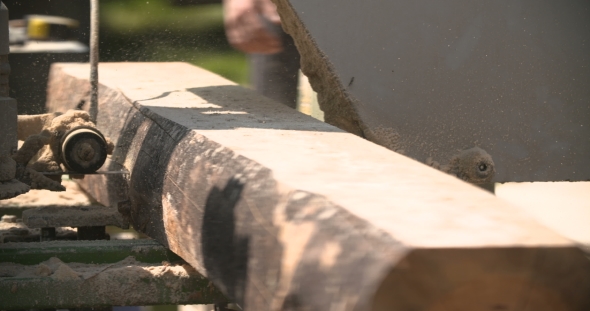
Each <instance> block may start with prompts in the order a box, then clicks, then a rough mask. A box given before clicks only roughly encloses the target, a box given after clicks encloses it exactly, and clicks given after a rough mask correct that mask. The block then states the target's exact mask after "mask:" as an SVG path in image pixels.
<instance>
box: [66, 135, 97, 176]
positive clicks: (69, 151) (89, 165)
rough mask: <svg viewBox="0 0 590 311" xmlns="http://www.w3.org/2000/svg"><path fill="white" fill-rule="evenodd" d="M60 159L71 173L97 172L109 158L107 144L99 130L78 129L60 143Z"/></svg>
mask: <svg viewBox="0 0 590 311" xmlns="http://www.w3.org/2000/svg"><path fill="white" fill-rule="evenodd" d="M60 147H61V148H60V153H61V154H60V157H61V160H62V162H63V164H64V165H65V166H66V168H67V169H68V170H69V171H73V172H76V173H81V174H89V173H94V172H96V171H97V170H98V169H99V168H100V167H102V165H103V164H104V162H105V161H106V158H107V142H106V140H105V138H104V136H103V135H102V133H100V132H99V131H98V130H97V129H95V128H92V127H86V126H81V127H76V128H73V129H71V130H70V131H68V132H67V133H66V134H65V135H64V136H63V138H62V139H61V143H60Z"/></svg>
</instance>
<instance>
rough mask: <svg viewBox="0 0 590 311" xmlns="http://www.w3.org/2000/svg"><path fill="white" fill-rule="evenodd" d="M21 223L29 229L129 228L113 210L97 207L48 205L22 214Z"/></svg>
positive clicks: (115, 210)
mask: <svg viewBox="0 0 590 311" xmlns="http://www.w3.org/2000/svg"><path fill="white" fill-rule="evenodd" d="M23 222H24V223H25V224H26V225H27V226H28V227H29V228H44V227H93V226H103V227H104V226H117V227H119V228H123V229H127V228H129V223H128V222H127V221H126V220H125V219H124V218H123V216H122V215H121V214H120V213H119V212H118V211H117V209H115V208H109V207H104V206H98V205H90V206H59V205H50V206H43V207H38V208H34V209H29V210H26V211H24V212H23Z"/></svg>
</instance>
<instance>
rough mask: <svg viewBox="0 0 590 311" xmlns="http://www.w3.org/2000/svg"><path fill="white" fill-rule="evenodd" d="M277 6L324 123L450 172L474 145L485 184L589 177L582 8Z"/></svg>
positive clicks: (293, 1)
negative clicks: (482, 158)
mask: <svg viewBox="0 0 590 311" xmlns="http://www.w3.org/2000/svg"><path fill="white" fill-rule="evenodd" d="M273 1H274V2H275V3H276V4H277V7H278V10H279V14H280V16H281V20H282V24H283V28H284V29H285V30H286V31H287V32H288V33H289V34H291V35H292V36H293V38H294V40H295V43H296V45H297V48H298V50H299V52H300V54H301V65H302V67H301V68H302V71H303V73H305V74H306V75H307V76H308V77H309V80H310V82H311V85H312V86H313V88H314V89H315V90H316V91H317V92H318V99H319V103H320V106H321V108H322V110H324V113H325V119H326V121H327V122H328V123H331V124H333V125H336V126H338V127H340V128H342V129H345V130H347V131H349V132H351V133H355V134H357V135H360V136H363V137H366V138H367V139H369V140H371V141H373V142H376V143H378V144H380V145H383V146H385V147H387V148H389V149H391V150H394V151H396V152H399V153H402V154H405V155H407V156H409V157H412V158H414V159H416V160H418V161H421V162H423V163H427V164H430V165H432V166H433V167H436V168H439V169H441V170H443V171H447V172H449V173H451V174H454V175H457V174H456V171H455V170H454V169H453V168H452V163H453V162H454V161H456V159H457V158H458V157H461V153H462V152H464V151H466V150H472V148H476V147H477V148H480V149H481V150H482V151H484V152H485V154H487V155H489V156H490V157H491V159H492V160H493V163H494V166H495V177H494V178H493V180H492V181H493V182H508V181H561V180H569V181H587V180H590V105H588V102H590V88H589V87H588V83H589V82H590V57H588V55H590V43H589V41H588V40H589V39H588V38H590V2H588V1H567V2H563V1H556V0H542V1H536V0H524V1H516V2H515V1H508V0H501V1H484V0H475V1H474V0H453V1H436V0H423V1H411V0H401V1H374V0H373V1H358V0H357V1H353V0H344V1H343V0H325V1H314V0H273ZM482 168H483V167H482ZM459 175H460V174H459ZM459 177H463V179H464V180H467V181H470V182H475V183H477V182H478V180H477V179H471V178H469V176H459Z"/></svg>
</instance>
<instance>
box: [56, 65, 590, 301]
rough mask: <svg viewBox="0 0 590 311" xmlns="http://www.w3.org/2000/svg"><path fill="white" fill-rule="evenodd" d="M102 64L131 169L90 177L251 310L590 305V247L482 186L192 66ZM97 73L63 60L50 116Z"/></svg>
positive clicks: (108, 200) (104, 109) (111, 115)
mask: <svg viewBox="0 0 590 311" xmlns="http://www.w3.org/2000/svg"><path fill="white" fill-rule="evenodd" d="M100 66H101V67H100V77H101V86H100V100H99V101H100V106H99V116H98V128H99V129H100V130H101V131H102V132H103V133H104V134H105V135H106V136H108V137H110V139H112V140H113V141H114V143H115V146H116V147H115V150H114V153H113V156H112V160H113V162H116V163H120V164H122V165H124V166H125V167H126V168H127V169H128V170H129V171H130V172H131V174H130V175H129V176H128V177H127V178H122V177H121V176H119V177H118V178H120V179H119V180H113V179H107V177H105V176H101V177H92V176H87V177H86V179H85V180H84V182H83V186H84V187H85V189H86V190H87V191H89V192H90V193H91V194H93V195H95V196H96V197H97V198H98V199H99V201H101V202H102V203H105V204H110V205H115V204H117V203H118V201H121V200H125V199H126V196H125V192H128V197H129V199H130V202H129V208H122V210H123V211H125V210H128V213H129V217H130V218H131V222H132V223H133V225H134V227H135V228H136V229H138V230H141V231H143V232H145V233H146V234H148V235H149V236H151V237H152V238H155V239H157V240H158V241H159V242H161V243H163V244H165V245H166V246H168V247H169V248H170V249H171V250H173V251H174V252H175V253H177V254H178V255H180V256H181V257H182V258H184V259H185V260H186V261H187V262H189V263H190V264H191V265H192V266H194V267H195V268H196V269H197V270H198V271H199V272H201V273H202V274H204V275H205V276H207V277H208V278H209V279H210V280H211V281H213V282H214V283H215V284H216V285H217V286H218V287H219V288H220V289H221V290H222V291H223V292H224V293H225V294H226V295H228V296H229V297H230V298H231V299H233V300H235V301H236V302H237V303H238V304H239V305H241V306H242V307H244V308H245V310H410V309H412V310H427V309H428V310H443V309H445V308H447V307H449V308H451V307H452V308H455V309H456V310H467V309H469V310H490V308H491V309H494V308H495V309H496V310H509V309H510V310H511V309H518V310H521V309H527V308H528V307H531V306H533V307H532V308H533V309H536V310H558V309H559V308H562V307H563V308H564V309H566V308H569V309H570V310H587V309H589V308H590V296H589V295H587V293H588V292H590V262H588V260H587V259H586V258H585V257H584V254H583V253H582V252H581V251H580V250H579V249H578V248H576V247H575V245H574V244H573V243H572V242H570V241H568V240H566V239H564V238H562V237H560V236H558V235H556V234H554V233H553V232H551V231H550V230H548V229H546V228H544V227H542V226H541V225H539V224H537V223H536V222H534V221H533V220H531V219H530V218H529V217H528V216H527V215H525V214H524V213H523V212H521V211H520V210H518V209H516V208H514V207H512V206H510V205H508V204H506V203H505V202H503V201H501V200H499V199H497V198H496V197H494V196H493V195H491V194H489V193H487V192H485V191H483V190H480V189H478V188H476V187H474V186H472V185H469V184H467V183H464V182H462V181H460V180H458V179H456V178H454V177H451V176H449V175H446V174H444V173H441V172H439V171H436V170H434V169H432V168H429V167H427V166H425V165H423V164H420V163H418V162H416V161H414V160H412V159H409V158H406V157H404V156H401V155H399V154H396V153H394V152H392V151H389V150H387V149H385V148H383V147H381V146H378V145H376V144H373V143H371V142H368V141H366V140H364V139H362V138H359V137H357V136H355V135H352V134H349V133H346V132H344V131H342V130H340V129H338V128H336V127H333V126H331V125H328V124H325V123H322V122H320V121H317V120H315V119H313V118H311V117H308V116H306V115H303V114H301V113H298V112H297V111H294V110H292V109H289V108H287V107H285V106H281V105H279V104H277V103H274V102H272V101H271V100H270V99H267V98H264V97H262V96H260V95H257V94H256V93H254V92H253V91H251V90H248V89H245V88H242V87H240V86H237V85H235V84H234V83H232V82H230V81H228V80H225V79H223V78H221V77H219V76H217V75H214V74H212V73H209V72H207V71H205V70H202V69H199V68H196V67H193V66H191V65H188V64H184V63H105V64H101V65H100ZM88 71H89V68H88V66H87V65H83V64H56V65H54V66H53V68H52V72H51V75H50V83H49V89H48V103H47V105H48V108H49V109H50V111H64V110H67V109H71V108H74V107H76V106H78V105H79V104H80V103H81V102H82V101H86V102H87V99H88V89H89V82H88V79H87V77H88ZM113 177H114V176H111V177H108V178H113ZM527 306H528V307H527ZM552 308H553V309H552ZM559 310H561V309H559Z"/></svg>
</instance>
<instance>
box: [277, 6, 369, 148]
mask: <svg viewBox="0 0 590 311" xmlns="http://www.w3.org/2000/svg"><path fill="white" fill-rule="evenodd" d="M272 1H273V2H274V3H275V4H276V6H277V9H278V12H279V15H280V16H281V25H282V26H283V29H285V32H287V33H288V34H290V35H291V36H292V37H293V40H294V41H295V45H296V46H297V50H298V51H299V54H300V55H301V71H302V72H303V73H304V74H305V75H306V76H307V77H308V79H309V82H310V84H311V86H312V88H313V90H314V91H315V92H317V94H318V103H319V105H320V108H321V109H322V111H324V113H325V114H324V119H325V121H326V122H327V123H329V124H332V125H334V126H337V127H339V128H341V129H343V130H345V131H348V132H350V133H353V134H355V135H358V136H364V132H365V131H366V128H365V126H364V125H363V123H362V120H361V118H360V117H359V113H358V111H357V109H356V105H355V103H356V101H355V100H354V99H353V98H352V97H351V95H350V94H349V93H348V92H347V91H346V90H345V89H344V87H343V86H342V84H341V83H340V82H339V79H338V77H337V76H336V74H335V70H334V68H333V66H332V64H331V63H330V61H329V60H328V58H327V57H326V56H325V55H324V53H323V52H322V51H321V50H320V49H319V48H318V46H317V44H316V43H315V41H314V40H313V38H312V36H311V35H310V34H309V32H307V31H306V30H305V26H304V25H303V23H302V22H301V20H300V18H299V16H297V13H296V11H295V9H294V8H293V7H292V6H291V4H290V3H289V1H288V0H272Z"/></svg>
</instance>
